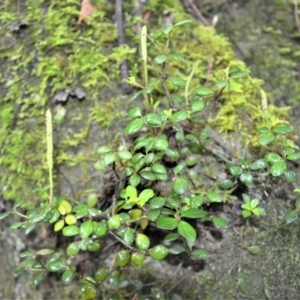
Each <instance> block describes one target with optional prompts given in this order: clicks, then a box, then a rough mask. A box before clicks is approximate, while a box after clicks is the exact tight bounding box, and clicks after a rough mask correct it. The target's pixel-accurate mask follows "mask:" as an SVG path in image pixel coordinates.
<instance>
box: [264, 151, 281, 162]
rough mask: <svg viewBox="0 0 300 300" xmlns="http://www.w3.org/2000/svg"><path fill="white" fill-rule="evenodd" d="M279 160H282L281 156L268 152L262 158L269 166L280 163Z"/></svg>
mask: <svg viewBox="0 0 300 300" xmlns="http://www.w3.org/2000/svg"><path fill="white" fill-rule="evenodd" d="M281 159H282V158H281V156H280V155H278V154H277V153H274V152H269V153H268V154H266V155H265V157H264V161H265V162H269V163H271V164H274V163H276V162H278V161H280V160H281Z"/></svg>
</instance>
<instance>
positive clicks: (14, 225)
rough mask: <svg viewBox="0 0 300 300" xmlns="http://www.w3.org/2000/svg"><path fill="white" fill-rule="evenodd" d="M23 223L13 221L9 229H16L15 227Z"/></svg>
mask: <svg viewBox="0 0 300 300" xmlns="http://www.w3.org/2000/svg"><path fill="white" fill-rule="evenodd" d="M23 224H24V222H15V223H13V224H11V225H10V226H9V229H17V228H19V227H21V226H22V225H23Z"/></svg>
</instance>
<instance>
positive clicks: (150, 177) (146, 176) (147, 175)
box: [140, 170, 156, 181]
mask: <svg viewBox="0 0 300 300" xmlns="http://www.w3.org/2000/svg"><path fill="white" fill-rule="evenodd" d="M140 175H141V177H142V178H144V179H146V180H149V181H154V180H156V176H155V173H153V172H151V171H148V170H142V171H141V172H140Z"/></svg>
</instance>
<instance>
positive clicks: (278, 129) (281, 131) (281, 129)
mask: <svg viewBox="0 0 300 300" xmlns="http://www.w3.org/2000/svg"><path fill="white" fill-rule="evenodd" d="M292 131H293V128H291V127H289V126H287V125H278V126H276V127H275V128H274V129H273V132H275V133H279V134H287V133H290V132H292Z"/></svg>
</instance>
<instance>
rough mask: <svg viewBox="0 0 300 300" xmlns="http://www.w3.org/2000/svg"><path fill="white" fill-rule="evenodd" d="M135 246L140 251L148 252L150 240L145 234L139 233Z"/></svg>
mask: <svg viewBox="0 0 300 300" xmlns="http://www.w3.org/2000/svg"><path fill="white" fill-rule="evenodd" d="M135 244H136V246H137V247H138V248H139V249H140V250H148V249H149V246H150V240H149V238H148V237H147V236H146V235H145V234H143V233H138V234H137V235H136V238H135Z"/></svg>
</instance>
